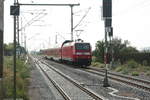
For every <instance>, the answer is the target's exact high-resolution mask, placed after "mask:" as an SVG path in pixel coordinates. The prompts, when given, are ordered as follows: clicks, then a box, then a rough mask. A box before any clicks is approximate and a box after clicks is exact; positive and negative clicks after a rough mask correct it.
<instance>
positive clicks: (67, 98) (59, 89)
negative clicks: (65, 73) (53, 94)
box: [36, 62, 71, 100]
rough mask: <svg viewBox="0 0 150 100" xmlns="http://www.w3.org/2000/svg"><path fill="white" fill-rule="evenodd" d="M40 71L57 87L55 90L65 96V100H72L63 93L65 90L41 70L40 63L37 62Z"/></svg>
mask: <svg viewBox="0 0 150 100" xmlns="http://www.w3.org/2000/svg"><path fill="white" fill-rule="evenodd" d="M36 64H37V65H38V67H39V68H40V70H41V71H42V72H43V73H44V75H45V76H46V77H47V78H48V80H49V81H50V82H51V83H52V84H53V85H54V86H55V88H56V89H57V90H58V91H59V93H60V94H61V95H62V96H63V98H64V99H65V100H71V99H70V97H69V96H68V95H67V94H66V93H65V92H64V91H63V89H62V88H61V87H60V86H59V85H58V84H57V83H56V82H55V81H54V80H53V79H51V78H50V77H49V76H48V75H47V73H46V72H45V71H44V70H43V69H42V68H41V66H40V65H39V63H38V62H36Z"/></svg>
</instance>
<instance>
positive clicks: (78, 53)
mask: <svg viewBox="0 0 150 100" xmlns="http://www.w3.org/2000/svg"><path fill="white" fill-rule="evenodd" d="M76 55H90V53H89V52H76Z"/></svg>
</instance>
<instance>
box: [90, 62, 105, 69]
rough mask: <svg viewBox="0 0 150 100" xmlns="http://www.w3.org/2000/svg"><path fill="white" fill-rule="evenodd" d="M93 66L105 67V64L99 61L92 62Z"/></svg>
mask: <svg viewBox="0 0 150 100" xmlns="http://www.w3.org/2000/svg"><path fill="white" fill-rule="evenodd" d="M92 66H94V67H101V68H104V64H101V63H99V62H92Z"/></svg>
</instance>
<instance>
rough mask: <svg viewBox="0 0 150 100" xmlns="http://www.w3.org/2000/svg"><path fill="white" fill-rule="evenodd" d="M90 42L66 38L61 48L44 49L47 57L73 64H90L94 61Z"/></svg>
mask: <svg viewBox="0 0 150 100" xmlns="http://www.w3.org/2000/svg"><path fill="white" fill-rule="evenodd" d="M91 51H92V50H91V45H90V43H87V42H83V41H75V42H74V41H71V40H66V41H64V42H63V43H62V45H61V47H59V48H51V49H45V50H42V54H44V56H45V58H47V59H51V60H56V61H59V62H62V63H70V64H73V65H81V66H89V65H91V61H92V52H91Z"/></svg>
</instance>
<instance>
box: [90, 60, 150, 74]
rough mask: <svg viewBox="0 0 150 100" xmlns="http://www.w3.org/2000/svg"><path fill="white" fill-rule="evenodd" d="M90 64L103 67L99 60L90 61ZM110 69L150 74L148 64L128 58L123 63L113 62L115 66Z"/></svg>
mask: <svg viewBox="0 0 150 100" xmlns="http://www.w3.org/2000/svg"><path fill="white" fill-rule="evenodd" d="M92 66H94V67H101V68H103V67H104V64H102V63H99V62H92ZM110 69H111V70H113V71H115V72H120V73H122V74H126V75H132V76H139V75H140V73H144V74H145V75H146V76H150V66H148V65H147V64H146V62H144V64H142V65H141V64H138V63H137V62H135V61H134V60H129V61H127V62H126V63H125V64H123V65H120V64H115V66H114V67H113V68H110Z"/></svg>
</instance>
